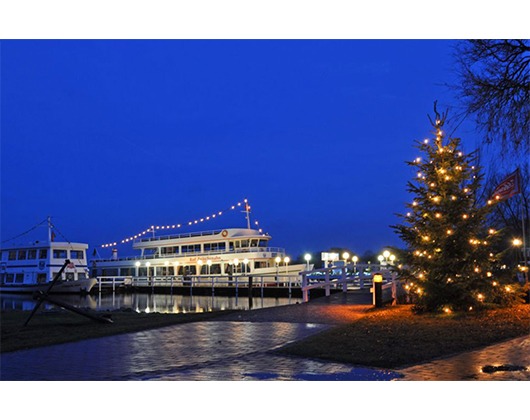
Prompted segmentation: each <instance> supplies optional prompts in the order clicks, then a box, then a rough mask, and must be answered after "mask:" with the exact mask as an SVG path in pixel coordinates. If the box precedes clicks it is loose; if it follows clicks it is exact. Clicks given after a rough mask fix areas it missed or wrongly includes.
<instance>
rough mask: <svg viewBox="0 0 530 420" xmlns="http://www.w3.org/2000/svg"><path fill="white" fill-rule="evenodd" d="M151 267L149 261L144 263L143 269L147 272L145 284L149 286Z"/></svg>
mask: <svg viewBox="0 0 530 420" xmlns="http://www.w3.org/2000/svg"><path fill="white" fill-rule="evenodd" d="M150 266H151V263H150V262H149V261H147V262H146V263H145V268H146V270H147V284H148V285H149V286H150V285H151V277H150V276H149V267H150Z"/></svg>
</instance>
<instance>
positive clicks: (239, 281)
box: [97, 273, 302, 294]
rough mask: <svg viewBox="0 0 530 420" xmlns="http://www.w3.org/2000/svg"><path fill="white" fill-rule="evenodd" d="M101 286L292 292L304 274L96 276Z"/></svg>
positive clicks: (105, 287)
mask: <svg viewBox="0 0 530 420" xmlns="http://www.w3.org/2000/svg"><path fill="white" fill-rule="evenodd" d="M97 280H98V290H99V291H100V292H101V291H102V289H107V290H109V289H111V288H112V291H116V289H117V288H120V287H122V288H123V287H124V286H128V287H141V288H152V289H153V291H155V290H156V288H158V287H165V288H169V289H170V290H172V289H173V288H177V287H186V288H190V289H193V288H197V287H201V288H205V287H211V289H212V293H213V292H214V291H215V289H216V288H220V287H229V288H235V290H236V293H237V290H238V289H239V288H249V287H252V288H256V289H258V288H259V289H261V292H262V294H263V290H264V289H267V288H283V289H287V290H288V292H289V294H291V291H292V290H293V289H295V288H297V289H300V288H301V286H302V277H301V276H300V275H298V274H258V275H256V274H252V275H249V274H242V273H238V274H233V275H231V276H230V275H220V274H217V275H215V274H212V275H207V274H201V275H179V276H174V275H173V276H141V277H134V276H128V277H123V276H121V277H118V276H115V277H113V276H100V277H97Z"/></svg>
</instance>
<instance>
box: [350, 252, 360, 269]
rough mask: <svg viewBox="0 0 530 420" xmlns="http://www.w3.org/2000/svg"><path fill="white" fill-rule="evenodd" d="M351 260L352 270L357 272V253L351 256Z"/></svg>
mask: <svg viewBox="0 0 530 420" xmlns="http://www.w3.org/2000/svg"><path fill="white" fill-rule="evenodd" d="M351 260H352V261H353V271H354V272H355V273H357V261H359V257H358V256H357V255H354V256H353V257H351Z"/></svg>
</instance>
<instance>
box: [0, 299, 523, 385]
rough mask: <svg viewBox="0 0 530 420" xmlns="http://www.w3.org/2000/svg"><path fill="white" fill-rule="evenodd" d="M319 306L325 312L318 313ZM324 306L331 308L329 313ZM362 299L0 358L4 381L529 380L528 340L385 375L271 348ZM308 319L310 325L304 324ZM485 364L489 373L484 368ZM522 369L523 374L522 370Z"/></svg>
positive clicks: (345, 316)
mask: <svg viewBox="0 0 530 420" xmlns="http://www.w3.org/2000/svg"><path fill="white" fill-rule="evenodd" d="M323 306H325V307H326V308H327V309H326V310H325V311H323V310H319V308H322V307H323ZM330 307H332V308H333V310H330ZM369 307H370V305H369V303H368V302H367V297H366V295H362V294H350V293H348V294H346V295H344V294H342V293H340V294H337V295H332V296H331V297H328V298H320V299H315V301H314V302H311V304H299V305H289V306H285V307H276V308H267V309H260V310H256V311H247V312H245V313H244V314H241V313H233V314H228V315H226V316H222V317H220V318H216V319H215V320H213V321H206V322H198V323H190V324H179V325H174V326H170V327H164V328H159V329H154V330H148V331H141V332H136V333H129V334H122V335H116V336H111V337H103V338H97V339H90V340H85V341H81V342H76V343H67V344H61V345H55V346H48V347H42V348H36V349H31V350H22V351H16V352H11V353H5V354H1V356H0V379H1V380H2V381H35V380H54V381H76V380H77V381H131V380H138V381H142V380H176V381H200V380H209V381H245V380H287V381H292V380H303V381H308V380H321V381H322V380H323V381H345V380H346V381H354V380H355V381H360V380H369V381H377V380H382V381H388V380H405V381H406V380H410V381H428V380H434V381H464V380H509V381H514V380H523V381H524V380H528V379H530V335H529V336H526V337H520V338H517V339H514V340H509V341H506V342H503V343H499V344H496V345H493V346H489V347H486V348H484V349H480V350H476V351H472V352H468V353H463V354H459V355H455V356H453V357H449V358H445V359H440V360H435V361H432V362H430V363H425V364H421V365H417V366H411V367H407V368H404V369H400V370H395V371H389V370H382V369H370V368H365V367H361V366H352V365H348V364H341V363H333V362H327V361H322V360H313V359H305V358H299V357H291V356H284V355H279V354H278V353H275V352H274V350H275V349H278V348H279V347H282V346H284V345H286V344H288V343H290V342H293V341H297V340H300V339H303V338H305V337H307V336H309V335H311V334H315V333H318V332H321V331H323V330H324V329H326V328H329V327H331V326H332V325H337V324H339V323H343V322H350V321H352V320H355V319H356V318H358V317H361V316H362V314H363V312H364V311H365V310H366V309H368V308H369ZM308 319H311V321H312V322H307V321H308ZM488 365H489V366H490V367H491V369H490V370H492V372H491V373H486V372H483V371H482V368H483V367H484V366H488ZM523 368H525V369H526V370H522V369H523Z"/></svg>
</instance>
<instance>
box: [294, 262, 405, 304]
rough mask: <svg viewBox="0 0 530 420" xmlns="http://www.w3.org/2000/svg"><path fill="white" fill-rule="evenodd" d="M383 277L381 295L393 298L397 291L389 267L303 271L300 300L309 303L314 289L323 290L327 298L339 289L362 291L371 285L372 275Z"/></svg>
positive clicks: (391, 270) (373, 266) (370, 266)
mask: <svg viewBox="0 0 530 420" xmlns="http://www.w3.org/2000/svg"><path fill="white" fill-rule="evenodd" d="M375 273H377V274H381V275H382V276H383V294H384V295H388V291H390V292H391V296H392V297H395V294H396V293H395V291H396V289H397V275H396V272H395V271H393V267H392V266H391V265H383V264H348V265H345V266H344V265H343V266H334V267H328V268H316V269H314V270H310V271H303V272H301V273H300V274H301V275H302V285H301V287H302V300H303V301H304V302H308V301H309V297H310V292H311V290H314V289H324V290H325V295H326V296H329V295H330V294H331V290H333V289H340V290H342V291H343V292H347V291H348V290H362V289H364V288H366V287H371V286H372V285H373V276H374V274H375Z"/></svg>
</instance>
